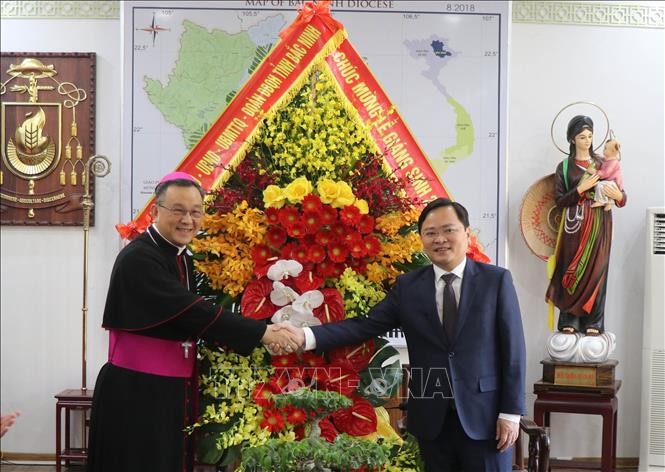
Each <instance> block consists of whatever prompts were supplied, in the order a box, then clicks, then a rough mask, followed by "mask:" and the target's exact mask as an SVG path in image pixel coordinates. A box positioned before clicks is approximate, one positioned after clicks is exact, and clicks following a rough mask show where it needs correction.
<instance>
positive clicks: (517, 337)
mask: <svg viewBox="0 0 665 472" xmlns="http://www.w3.org/2000/svg"><path fill="white" fill-rule="evenodd" d="M460 298H461V299H460V301H459V307H458V320H457V329H456V331H457V335H456V337H455V339H453V340H452V341H449V340H448V339H447V338H446V336H445V334H444V331H443V327H442V325H441V321H439V316H438V314H437V310H436V300H435V289H434V269H433V268H432V267H431V266H429V267H423V268H421V269H417V270H414V271H411V272H409V273H407V274H404V275H402V276H400V277H398V279H397V282H396V283H395V286H394V287H393V288H392V290H391V291H390V292H389V293H388V295H387V296H386V298H385V299H384V300H383V301H381V302H380V303H378V304H377V305H376V306H375V307H374V308H372V310H371V311H370V313H369V316H368V317H367V318H352V319H348V320H344V321H341V322H337V323H330V324H325V325H322V326H313V327H312V328H311V329H312V331H313V333H314V336H315V337H316V348H317V350H321V351H327V350H329V349H331V348H334V347H336V346H343V345H348V344H356V343H360V342H362V341H364V340H366V339H368V338H372V337H375V336H380V335H383V334H384V333H385V332H387V331H388V330H391V329H395V328H397V327H401V328H402V329H403V330H404V334H405V337H406V343H407V348H408V351H409V363H410V366H411V380H410V382H409V401H408V430H409V431H410V432H411V433H412V434H414V435H415V436H416V437H417V438H419V439H425V440H433V439H434V438H436V437H437V436H438V434H439V432H440V431H441V428H442V426H443V423H444V421H445V418H446V415H447V412H448V409H449V405H448V402H449V401H453V400H449V399H448V398H449V397H450V396H451V395H450V393H451V392H450V385H451V384H452V391H453V392H454V393H453V395H454V401H455V407H456V408H457V412H458V416H459V419H460V422H461V424H462V427H463V428H464V431H465V432H466V434H467V435H468V436H469V437H471V438H472V439H477V440H480V439H494V437H495V434H496V420H497V417H498V415H499V413H511V414H520V415H521V414H524V413H525V408H524V384H525V370H526V369H525V364H526V356H525V346H524V333H523V331H522V319H521V315H520V309H519V304H518V301H517V294H516V293H515V288H514V286H513V281H512V277H511V275H510V272H509V271H507V270H506V269H503V268H500V267H496V266H493V265H489V264H482V263H477V262H474V261H472V260H470V259H467V262H466V268H465V270H464V277H463V278H462V291H461V297H460ZM443 397H448V398H443Z"/></svg>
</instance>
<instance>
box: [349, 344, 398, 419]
mask: <svg viewBox="0 0 665 472" xmlns="http://www.w3.org/2000/svg"><path fill="white" fill-rule="evenodd" d="M376 349H377V350H376V353H375V354H374V356H373V357H372V359H371V360H370V362H369V365H368V366H367V368H366V369H365V370H363V371H362V372H360V385H359V386H358V391H359V392H360V395H362V396H363V397H364V398H366V399H367V400H368V401H369V402H370V403H371V404H372V405H373V406H375V407H377V406H383V405H385V404H386V403H387V402H388V400H389V399H390V397H392V396H393V395H394V394H395V392H396V391H397V390H398V389H399V386H400V385H401V384H402V367H401V365H400V361H399V352H398V351H397V349H395V348H394V347H392V346H390V345H389V344H388V341H387V340H385V339H383V338H378V339H377V340H376ZM391 358H394V359H395V360H394V361H393V362H390V360H391ZM386 361H388V362H390V363H389V364H388V365H384V364H385V363H386Z"/></svg>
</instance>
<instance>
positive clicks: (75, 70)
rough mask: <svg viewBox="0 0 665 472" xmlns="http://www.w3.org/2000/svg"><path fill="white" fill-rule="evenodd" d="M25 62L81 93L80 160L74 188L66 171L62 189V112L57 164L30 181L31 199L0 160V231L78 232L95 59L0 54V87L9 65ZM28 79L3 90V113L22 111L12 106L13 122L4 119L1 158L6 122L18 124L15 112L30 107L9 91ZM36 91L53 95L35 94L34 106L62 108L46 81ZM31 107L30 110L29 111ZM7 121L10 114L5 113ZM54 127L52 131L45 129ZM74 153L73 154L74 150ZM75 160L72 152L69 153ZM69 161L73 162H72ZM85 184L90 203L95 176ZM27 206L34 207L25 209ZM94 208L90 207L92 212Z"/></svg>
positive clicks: (66, 126) (67, 120) (66, 125)
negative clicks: (46, 68)
mask: <svg viewBox="0 0 665 472" xmlns="http://www.w3.org/2000/svg"><path fill="white" fill-rule="evenodd" d="M26 58H35V59H39V60H40V61H41V62H42V63H44V64H45V65H50V64H53V66H54V68H55V70H56V71H57V74H56V75H54V76H53V78H54V79H56V80H57V81H58V82H59V83H63V82H70V83H73V84H75V85H76V86H77V87H79V88H82V89H84V90H85V92H86V94H87V97H86V99H85V100H84V101H81V102H80V103H79V104H78V105H77V107H76V123H77V128H78V133H77V137H78V139H79V140H80V142H81V146H82V150H83V158H82V159H81V160H79V162H80V164H79V165H78V166H77V167H76V171H77V174H78V175H77V182H76V184H75V185H72V184H71V180H70V167H71V166H67V169H66V172H65V174H66V183H65V185H64V186H63V185H61V183H60V171H61V170H62V168H63V166H64V164H65V159H64V158H65V144H66V142H67V140H68V139H69V137H70V124H71V117H72V115H71V111H70V109H65V108H64V107H63V116H62V131H61V132H62V137H63V139H62V140H61V143H60V144H61V148H60V149H59V152H60V153H61V157H60V161H59V162H58V164H57V165H54V166H53V169H52V170H50V171H49V172H48V173H47V174H46V175H44V176H43V177H41V178H39V179H34V181H35V185H34V195H29V180H30V179H29V178H26V177H25V176H21V175H16V174H15V173H13V172H12V171H11V170H10V169H9V167H8V165H7V162H6V161H5V159H4V158H3V159H0V170H1V171H2V185H1V186H0V189H1V193H2V195H1V198H0V223H1V224H3V225H59V226H82V225H83V211H82V206H81V197H82V196H83V193H84V185H83V181H82V177H83V166H82V164H85V162H86V161H87V160H88V159H89V158H90V157H91V156H93V155H95V121H96V120H95V118H96V117H95V90H96V55H95V53H78V52H69V53H67V52H65V53H52V52H51V53H44V52H2V54H1V67H0V74H2V80H1V81H2V83H3V84H4V83H6V82H7V81H8V80H9V79H10V78H11V76H10V75H9V74H8V69H9V65H11V64H15V65H17V64H20V63H21V62H22V61H23V60H24V59H26ZM26 82H27V79H15V80H12V81H10V82H9V84H7V86H6V87H3V89H2V103H3V104H8V105H7V106H6V110H8V111H9V110H10V105H9V104H12V103H20V104H21V105H11V106H13V107H15V110H13V112H14V115H13V116H11V117H10V116H7V117H3V123H2V126H3V127H4V126H7V133H5V135H6V136H5V142H3V143H2V146H3V154H4V153H5V152H7V141H8V135H9V134H10V133H12V128H11V127H10V123H6V121H9V120H10V118H11V120H12V124H13V125H14V127H13V129H15V124H16V123H17V121H18V114H19V113H20V108H21V107H22V106H23V103H25V104H26V105H27V106H30V102H29V100H28V96H27V95H28V94H27V93H22V94H21V93H19V92H16V91H12V90H11V87H12V86H13V85H16V84H19V85H24V84H25V83H26ZM38 83H39V84H40V85H41V84H43V85H52V86H55V89H54V90H40V91H39V96H38V102H37V103H36V104H34V105H38V104H39V103H63V101H64V99H65V98H67V97H66V96H63V95H61V94H59V93H58V91H57V85H56V84H55V83H54V82H53V81H52V80H50V79H38ZM34 105H33V108H34ZM8 115H9V113H8ZM49 126H53V125H49ZM73 151H74V150H73ZM73 155H74V156H75V151H74V152H73ZM71 161H76V159H75V157H73V159H71ZM87 178H88V179H90V187H89V188H90V194H91V195H92V198H93V202H94V188H95V185H94V176H93V175H92V174H90V173H88V174H87ZM26 201H30V202H33V201H36V203H35V204H34V205H33V204H32V203H26ZM30 208H32V210H33V216H32V217H30V216H28V211H29V209H30ZM93 208H94V207H93ZM90 225H94V209H93V210H92V211H91V214H90Z"/></svg>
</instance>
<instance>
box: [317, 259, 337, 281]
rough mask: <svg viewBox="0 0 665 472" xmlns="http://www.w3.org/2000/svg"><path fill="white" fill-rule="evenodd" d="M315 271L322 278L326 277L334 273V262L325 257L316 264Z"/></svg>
mask: <svg viewBox="0 0 665 472" xmlns="http://www.w3.org/2000/svg"><path fill="white" fill-rule="evenodd" d="M315 272H316V273H317V274H318V275H319V276H321V277H323V278H324V279H327V278H328V277H332V275H333V274H334V273H335V264H333V263H332V262H331V261H329V260H327V259H325V260H323V261H321V262H320V263H318V264H317V265H316V269H315Z"/></svg>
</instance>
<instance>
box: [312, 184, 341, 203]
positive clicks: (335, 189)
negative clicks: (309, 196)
mask: <svg viewBox="0 0 665 472" xmlns="http://www.w3.org/2000/svg"><path fill="white" fill-rule="evenodd" d="M338 183H339V182H333V181H332V180H330V179H320V180H319V181H318V183H317V184H316V191H317V192H318V193H319V197H320V198H321V201H322V202H323V203H328V204H330V203H332V202H333V201H335V199H337V198H338V197H339V195H340V187H339V185H338Z"/></svg>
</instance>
